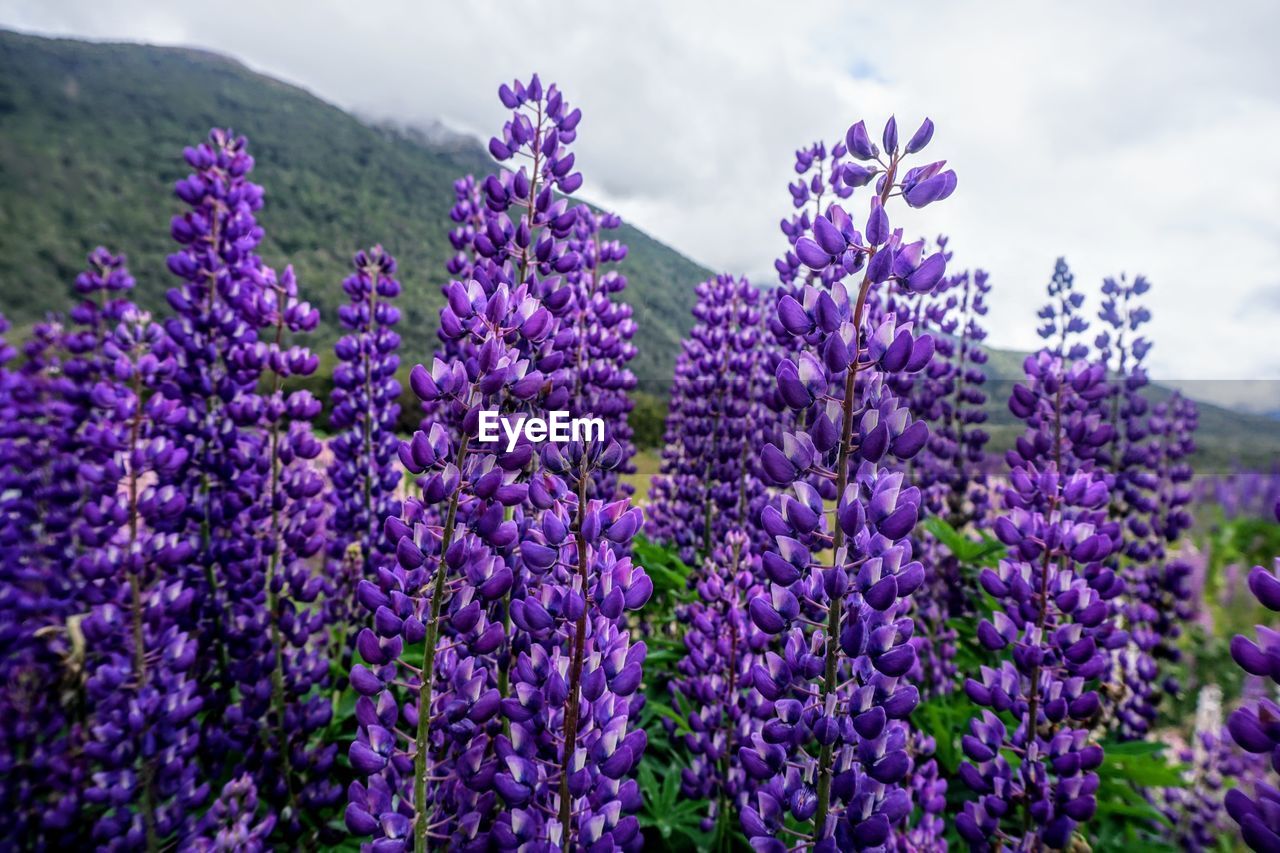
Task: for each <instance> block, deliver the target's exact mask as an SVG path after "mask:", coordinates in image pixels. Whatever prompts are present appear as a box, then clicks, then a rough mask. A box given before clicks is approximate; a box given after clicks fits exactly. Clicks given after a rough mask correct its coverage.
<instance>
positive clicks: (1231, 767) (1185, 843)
mask: <svg viewBox="0 0 1280 853" xmlns="http://www.w3.org/2000/svg"><path fill="white" fill-rule="evenodd" d="M1177 759H1178V761H1179V762H1181V764H1182V766H1183V768H1184V769H1183V771H1182V780H1183V784H1182V785H1180V786H1177V787H1170V788H1165V789H1163V790H1161V791H1160V792H1159V795H1158V796H1157V798H1156V803H1157V804H1158V805H1159V807H1160V810H1161V811H1162V812H1163V813H1164V816H1165V818H1166V819H1167V820H1168V822H1169V825H1170V826H1172V827H1173V838H1172V840H1173V842H1174V843H1175V844H1176V845H1177V846H1178V849H1180V850H1186V851H1189V853H1205V851H1209V850H1214V849H1218V847H1219V846H1220V841H1221V839H1222V838H1223V837H1224V834H1226V833H1233V832H1234V831H1235V827H1234V826H1233V825H1232V823H1233V822H1232V821H1231V819H1230V817H1229V816H1228V815H1227V812H1226V809H1225V808H1224V806H1223V796H1224V794H1225V793H1226V791H1227V790H1228V788H1229V786H1231V785H1232V783H1234V787H1237V788H1242V789H1245V790H1250V789H1252V788H1253V787H1254V786H1256V785H1257V783H1258V781H1259V780H1260V779H1261V778H1263V776H1264V775H1265V773H1266V765H1267V761H1266V757H1265V756H1261V755H1253V754H1250V753H1247V752H1244V751H1243V750H1241V749H1240V748H1239V747H1238V746H1236V744H1235V743H1234V742H1233V741H1232V740H1231V737H1230V735H1229V734H1228V733H1227V731H1226V727H1225V726H1224V725H1223V720H1222V688H1220V687H1218V686H1217V685H1216V684H1210V685H1206V686H1205V687H1202V688H1200V693H1199V695H1198V696H1197V698H1196V716H1195V725H1194V728H1193V729H1192V731H1191V739H1190V742H1189V743H1188V744H1186V745H1185V747H1183V748H1182V749H1180V750H1179V751H1178V753H1177Z"/></svg>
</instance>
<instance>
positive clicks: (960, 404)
mask: <svg viewBox="0 0 1280 853" xmlns="http://www.w3.org/2000/svg"><path fill="white" fill-rule="evenodd" d="M937 244H938V247H939V250H940V251H941V252H943V254H944V255H945V257H946V258H947V259H948V260H950V259H951V253H950V251H949V249H948V240H947V238H946V237H939V238H938V240H937ZM987 278H988V277H987V274H986V273H985V272H983V271H982V270H978V271H977V272H976V273H974V274H972V275H971V274H970V273H969V272H968V271H965V272H961V273H957V274H955V275H951V276H948V277H946V278H944V279H943V280H942V281H941V282H940V283H939V285H938V287H937V288H936V289H935V290H934V291H932V292H930V293H924V294H917V293H912V292H910V291H909V290H906V291H905V292H900V293H893V292H890V293H889V294H887V297H886V298H885V299H883V300H881V301H879V302H875V303H873V304H872V314H873V316H876V317H881V316H884V314H885V313H886V312H887V313H894V314H896V315H898V316H905V317H908V318H910V319H911V320H912V322H913V323H914V324H915V327H916V328H917V329H920V330H922V331H929V332H931V333H932V334H933V337H934V339H935V341H937V343H936V346H935V352H934V358H933V359H932V360H931V361H930V362H929V366H928V367H927V368H926V369H925V370H923V371H920V372H918V373H914V374H899V375H896V376H894V377H892V385H893V388H894V390H895V392H896V393H897V394H898V395H899V396H901V397H902V398H903V400H904V401H905V402H906V403H907V405H908V407H909V408H910V410H911V413H912V415H913V416H915V417H917V418H919V419H920V420H923V421H925V422H927V423H928V424H929V441H928V442H927V443H926V444H925V446H924V448H923V449H922V450H921V451H920V453H918V454H917V455H916V456H915V457H913V458H912V459H911V461H910V463H909V465H908V466H907V468H906V469H905V470H907V471H908V473H909V476H910V477H911V479H912V481H913V482H915V483H916V484H917V485H918V487H919V488H920V489H921V491H922V493H923V499H924V503H923V508H924V511H925V513H927V514H928V515H933V516H938V517H941V518H942V519H944V520H945V521H946V522H947V523H948V524H949V525H950V526H951V527H952V528H954V529H956V530H960V531H967V530H969V529H970V528H973V529H982V528H985V527H987V526H988V524H989V521H990V519H989V515H990V509H991V505H990V497H989V489H988V486H987V483H986V473H985V471H984V470H983V467H984V466H983V463H984V462H985V455H986V454H985V452H984V447H985V445H986V442H987V440H988V438H989V436H988V434H987V432H986V430H984V429H983V428H982V424H983V423H984V422H985V421H986V418H987V414H986V411H985V410H984V404H985V403H986V399H987V397H986V393H985V392H984V390H983V385H984V384H985V382H986V375H985V373H984V372H983V370H982V365H983V364H985V363H986V360H987V356H986V352H985V350H983V349H982V347H981V342H982V341H983V340H984V339H985V338H986V332H985V330H984V329H983V328H982V326H981V324H980V321H979V318H980V317H981V316H983V315H985V314H986V311H987V307H986V300H985V296H986V294H987V293H988V292H989V291H990V289H991V286H990V284H988V282H987ZM915 547H916V553H917V555H918V557H919V559H920V561H921V563H922V564H923V565H924V567H925V584H924V586H923V587H922V588H921V589H920V591H919V592H918V593H917V594H916V595H915V597H914V605H915V609H914V611H913V615H914V618H915V620H916V624H917V631H916V636H914V637H913V638H912V644H913V645H915V647H916V652H917V658H918V661H919V669H918V671H913V673H912V680H913V681H914V682H915V683H917V684H919V685H921V688H922V690H923V691H924V692H925V695H926V696H933V695H939V694H944V693H949V692H951V690H952V689H953V688H954V687H955V686H956V683H955V675H956V668H955V665H954V664H953V662H952V661H953V659H954V657H955V654H956V642H955V641H956V631H955V629H954V628H953V627H951V624H950V621H951V620H952V619H955V618H957V617H962V616H966V615H969V614H971V613H972V612H973V602H972V601H971V600H970V599H971V595H969V594H966V590H967V589H968V586H969V585H967V584H966V583H964V581H963V578H962V577H961V566H960V563H959V560H957V559H956V557H955V555H953V554H952V553H951V552H950V551H949V550H948V549H947V548H946V547H945V546H943V545H942V544H941V543H940V542H938V540H936V539H935V538H934V537H933V536H931V535H929V534H928V533H926V532H922V533H921V534H920V535H919V536H918V538H917V541H916V546H915Z"/></svg>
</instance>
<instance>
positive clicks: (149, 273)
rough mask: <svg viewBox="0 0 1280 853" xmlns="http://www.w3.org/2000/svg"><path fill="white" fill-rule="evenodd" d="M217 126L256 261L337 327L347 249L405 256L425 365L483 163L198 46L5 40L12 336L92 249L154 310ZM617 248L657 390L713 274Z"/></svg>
mask: <svg viewBox="0 0 1280 853" xmlns="http://www.w3.org/2000/svg"><path fill="white" fill-rule="evenodd" d="M496 83H497V81H495V85H496ZM213 126H221V127H232V128H234V129H235V130H236V131H238V132H240V133H243V134H245V135H246V136H248V137H249V140H250V152H251V153H252V154H253V156H254V158H255V161H256V164H257V165H256V168H255V169H254V175H253V177H254V180H256V181H257V182H258V183H261V184H262V185H263V186H264V187H265V188H266V193H267V196H266V206H265V207H264V209H263V211H262V214H261V217H260V222H261V224H262V226H263V228H264V229H265V230H266V234H267V237H266V240H265V241H264V243H263V245H262V247H261V254H262V256H263V258H264V259H265V260H266V261H267V262H268V263H269V264H272V265H273V266H277V267H283V266H284V265H285V264H286V263H292V264H293V265H294V268H295V269H296V271H297V273H298V277H299V281H300V286H301V288H302V290H303V293H304V295H305V297H306V298H307V299H309V300H310V301H311V302H312V303H314V304H316V305H317V306H318V307H319V308H320V309H321V312H322V315H323V316H324V317H327V318H333V317H335V316H336V311H335V308H336V306H337V305H338V304H340V303H341V302H342V301H344V297H343V294H342V291H341V287H340V285H341V281H342V279H343V277H344V276H345V275H346V274H347V271H348V269H349V266H348V264H349V261H350V257H351V254H352V253H353V252H354V251H355V250H356V249H359V248H361V247H365V246H370V245H372V244H374V243H382V244H383V245H384V246H385V247H386V248H387V249H388V250H389V251H390V252H392V253H393V254H394V255H396V257H397V258H398V259H399V261H400V279H401V282H402V283H403V284H404V295H403V296H402V297H401V300H400V301H401V306H402V308H403V310H404V320H403V321H402V324H401V326H400V329H401V332H402V336H403V338H404V341H405V347H406V350H407V352H406V355H407V358H406V361H412V362H416V361H420V360H422V359H423V358H425V357H426V356H427V355H428V354H429V353H430V352H431V350H432V349H433V348H434V343H435V330H436V317H437V313H436V312H437V311H438V309H439V307H440V305H441V304H442V301H443V297H442V296H441V294H440V285H441V284H442V283H444V282H445V281H446V280H447V279H446V273H445V271H444V262H445V260H446V259H447V258H448V257H449V255H450V254H451V249H450V247H449V242H448V236H447V235H448V230H449V228H450V226H451V224H452V223H451V222H450V221H449V218H448V213H449V208H450V207H451V206H452V204H453V198H454V196H453V181H454V180H455V179H456V178H458V177H460V176H462V175H465V174H467V173H474V174H479V175H483V174H486V173H488V172H489V171H491V170H492V169H493V165H494V164H493V161H492V160H491V159H490V157H489V155H488V154H487V153H486V152H485V151H484V149H483V148H482V147H481V145H480V143H479V142H478V141H477V140H474V139H471V138H469V137H461V136H458V135H456V134H452V133H449V132H448V131H445V130H443V128H440V127H427V128H422V129H417V130H415V129H402V128H396V127H393V126H390V125H376V126H375V125H372V124H369V123H366V122H362V121H361V120H359V119H358V118H356V117H354V116H352V115H350V114H348V113H346V112H343V111H342V110H340V109H338V108H337V107H335V106H332V105H331V104H328V103H325V102H324V101H322V100H320V99H319V98H317V97H315V96H314V95H311V94H309V93H308V92H306V91H304V90H302V89H299V88H297V87H295V86H290V85H287V84H285V83H282V82H280V81H278V80H275V79H272V78H270V77H267V76H264V75H261V74H257V73H255V72H253V71H250V70H249V69H247V68H245V67H244V66H243V65H241V64H240V63H238V62H236V61H234V60H231V59H228V58H226V57H224V56H220V55H218V54H214V53H209V52H206V51H200V50H189V49H178V48H162V47H150V46H144V45H136V44H99V43H87V42H82V41H73V40H67V39H48V38H41V37H35V36H28V35H22V34H18V33H13V32H5V31H0V235H3V236H0V310H3V311H4V313H5V314H6V315H8V316H9V318H10V319H11V320H12V321H14V322H15V323H17V324H22V323H27V322H30V321H31V320H34V319H36V318H38V317H40V316H41V315H43V314H44V313H45V312H46V311H49V310H52V309H60V308H62V307H64V306H65V305H66V304H67V300H68V298H69V296H70V292H71V290H70V288H71V282H72V280H73V279H74V278H75V275H76V273H77V272H79V270H80V269H81V267H82V265H83V263H84V256H85V254H86V253H87V252H88V251H89V250H90V249H92V248H93V247H94V246H96V245H98V244H102V245H105V246H107V247H109V248H110V249H112V250H113V251H123V252H125V253H126V254H127V255H128V256H129V265H130V269H131V270H132V272H133V274H134V276H135V277H136V278H137V280H138V295H139V301H140V302H142V304H143V305H144V306H146V307H149V308H152V309H163V308H164V301H163V300H164V294H165V292H166V290H167V289H168V288H169V287H171V286H173V284H174V279H173V277H172V276H171V275H170V274H169V273H168V271H167V270H166V268H165V256H166V255H167V254H168V253H169V252H170V251H172V250H173V246H174V244H173V242H172V241H171V240H170V238H169V219H170V217H171V216H172V215H173V214H175V213H177V212H179V211H180V210H181V209H182V205H181V202H179V201H178V199H176V198H175V197H174V196H173V192H172V186H173V182H174V181H175V180H177V179H178V178H181V177H183V176H185V175H186V174H187V172H188V171H189V170H188V169H187V168H186V164H185V163H184V162H183V160H182V149H183V147H184V146H186V145H191V144H193V143H195V142H199V141H200V140H201V139H203V138H204V135H205V134H206V133H207V132H208V130H209V128H211V127H213ZM583 132H586V133H589V132H590V117H589V116H588V121H587V122H586V123H584V125H583ZM586 178H587V183H586V189H585V190H584V194H585V195H586V196H587V197H589V195H590V181H591V176H590V174H587V175H586ZM618 236H619V239H621V240H622V241H623V242H624V243H626V244H628V246H629V247H630V254H629V255H628V257H627V260H626V261H625V262H624V264H623V267H622V269H623V270H624V271H625V272H626V274H627V276H628V279H629V282H630V283H629V285H628V287H627V290H626V291H625V293H624V296H625V298H626V300H627V301H628V302H630V303H631V304H632V305H633V306H634V308H635V319H636V323H637V325H638V328H639V332H638V341H637V347H638V349H639V351H640V355H639V356H637V358H636V361H635V362H634V363H633V368H634V370H635V372H636V375H637V376H638V377H640V379H641V381H642V383H643V385H648V384H649V383H651V382H652V383H660V384H665V383H666V382H668V381H669V380H670V376H671V371H672V366H673V364H674V360H675V354H676V352H677V351H678V348H679V341H680V338H681V337H682V336H683V334H684V333H685V332H686V331H687V330H688V328H689V326H690V325H691V324H692V318H691V317H690V314H689V309H690V307H691V306H692V304H693V287H694V285H695V284H696V283H697V282H698V281H700V280H701V279H703V278H705V277H707V276H708V275H709V272H708V271H707V270H706V269H704V268H702V267H701V266H699V265H698V264H696V263H694V262H692V261H690V260H688V259H687V258H685V257H683V256H681V255H679V254H677V253H676V252H675V251H673V250H671V249H670V248H668V247H667V246H664V245H662V244H661V243H659V242H657V241H656V240H653V239H651V238H650V237H648V236H646V235H645V234H644V233H642V232H640V231H638V230H636V229H635V228H631V227H627V226H624V227H623V228H622V229H620V232H619V233H618ZM334 336H335V334H334V332H333V330H332V328H328V329H326V331H325V333H324V334H322V337H323V338H324V339H325V340H326V341H327V340H332V339H333V337H334Z"/></svg>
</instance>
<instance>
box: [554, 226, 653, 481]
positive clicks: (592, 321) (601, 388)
mask: <svg viewBox="0 0 1280 853" xmlns="http://www.w3.org/2000/svg"><path fill="white" fill-rule="evenodd" d="M574 210H575V211H576V212H577V214H578V221H577V224H576V225H575V226H574V227H573V230H572V231H571V232H570V235H569V239H568V248H569V251H570V252H575V253H577V255H578V257H579V259H580V263H579V268H578V269H577V270H573V271H571V272H569V273H567V274H566V275H565V279H566V281H568V282H569V284H570V286H571V288H572V290H573V297H572V299H571V301H570V303H569V305H567V306H566V311H565V314H564V319H562V321H561V331H560V333H559V334H557V336H556V338H557V346H559V347H563V348H564V349H565V350H566V351H567V352H568V353H569V356H568V361H567V367H568V369H569V371H570V372H571V373H572V376H573V385H572V387H571V389H570V393H569V401H568V406H569V408H568V411H569V416H570V417H597V418H600V419H601V420H602V421H603V422H604V436H605V439H606V440H609V441H616V442H617V443H618V446H619V447H620V448H622V452H623V459H622V461H621V462H620V463H619V464H618V466H617V467H616V468H613V469H611V470H609V471H601V472H599V473H598V474H597V477H598V482H594V483H592V487H591V494H592V496H593V497H600V498H603V499H606V500H608V499H612V498H615V497H619V496H621V495H623V494H630V493H631V487H630V486H629V485H626V484H624V483H621V482H620V480H619V476H620V475H622V474H629V473H634V471H635V465H634V464H633V463H632V461H631V459H632V457H633V456H634V455H635V446H634V445H633V444H632V442H631V437H632V434H633V433H632V430H631V426H630V424H628V423H627V415H628V413H629V412H630V411H631V406H632V403H631V398H630V397H629V396H628V392H630V391H631V390H632V389H633V388H635V386H636V377H635V375H634V374H632V372H631V371H630V370H628V369H627V367H626V365H627V363H628V362H630V361H631V360H632V359H633V358H635V356H636V347H635V344H633V343H631V339H632V338H633V337H634V336H635V333H636V322H635V320H633V319H632V317H631V314H632V311H631V306H630V305H628V304H626V303H625V302H618V301H615V299H614V297H613V296H612V294H615V293H620V292H622V290H624V289H625V288H626V286H627V277H626V275H624V274H623V273H622V272H621V271H619V270H618V269H615V268H611V266H612V265H614V264H618V263H620V262H621V261H622V260H623V259H625V258H626V256H627V247H626V246H625V245H624V244H623V243H621V242H619V241H618V240H610V239H607V232H609V231H613V230H616V229H617V228H618V227H619V226H620V225H621V224H622V220H621V219H620V218H619V217H618V216H617V215H616V214H611V213H597V212H596V211H594V210H592V209H591V208H590V207H588V206H587V205H585V204H581V205H578V206H577V207H576V208H574Z"/></svg>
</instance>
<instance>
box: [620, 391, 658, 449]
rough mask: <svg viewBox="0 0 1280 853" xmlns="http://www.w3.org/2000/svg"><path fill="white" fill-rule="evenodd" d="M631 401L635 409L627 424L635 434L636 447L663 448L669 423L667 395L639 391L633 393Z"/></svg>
mask: <svg viewBox="0 0 1280 853" xmlns="http://www.w3.org/2000/svg"><path fill="white" fill-rule="evenodd" d="M631 400H632V402H633V403H634V404H635V408H633V409H632V410H631V414H630V415H629V416H628V417H627V423H628V424H630V425H631V429H632V430H633V431H634V432H635V443H636V447H640V448H651V447H661V446H662V435H663V433H664V432H665V431H666V422H667V397H666V394H665V393H663V394H656V393H652V392H649V391H642V390H637V391H635V392H633V393H632V395H631Z"/></svg>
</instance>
